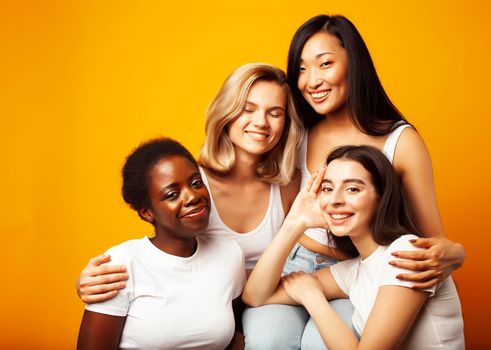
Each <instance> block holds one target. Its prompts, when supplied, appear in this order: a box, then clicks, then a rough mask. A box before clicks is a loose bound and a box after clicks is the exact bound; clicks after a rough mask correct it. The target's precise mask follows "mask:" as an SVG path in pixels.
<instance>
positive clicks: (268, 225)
mask: <svg viewBox="0 0 491 350" xmlns="http://www.w3.org/2000/svg"><path fill="white" fill-rule="evenodd" d="M205 127H206V138H205V142H204V145H203V148H202V150H201V154H200V158H199V162H200V165H201V169H200V170H201V174H202V178H203V181H204V183H205V185H206V186H207V187H208V189H209V191H210V204H211V211H210V219H209V224H208V227H207V228H206V229H205V231H204V232H203V234H205V235H214V236H215V235H216V236H226V237H231V238H232V239H234V240H236V241H237V243H238V244H239V245H240V247H241V248H242V251H243V252H244V256H245V260H246V261H245V264H246V269H247V270H248V271H250V270H251V269H252V268H253V267H254V266H255V264H256V262H257V261H258V259H259V257H260V256H261V254H262V252H263V251H264V250H265V249H266V247H267V246H268V245H269V243H270V242H271V241H272V240H273V238H274V235H275V234H276V233H277V232H278V231H279V229H280V227H281V225H282V223H283V220H284V217H285V213H287V212H288V210H289V207H290V205H291V203H292V202H293V200H294V198H295V196H296V194H297V192H298V190H299V176H298V174H297V176H296V177H295V161H296V159H295V154H296V147H297V145H298V144H299V142H300V140H301V137H302V131H303V129H302V126H301V122H300V119H299V118H298V116H297V113H296V111H295V107H294V105H293V102H292V98H291V95H290V90H289V87H288V85H287V83H286V76H285V73H284V72H283V71H281V70H280V69H278V68H276V67H273V66H270V65H266V64H246V65H244V66H241V67H239V68H238V69H237V70H235V71H234V72H233V73H232V74H231V75H230V76H229V77H228V78H227V80H225V82H224V84H223V86H222V88H221V89H220V91H219V93H218V94H217V96H216V97H215V99H214V100H213V101H212V103H211V104H210V106H209V108H208V110H207V113H206V126H205ZM292 180H293V181H292ZM109 259H110V257H108V256H99V257H96V258H93V259H91V261H90V262H89V264H88V265H87V267H85V269H84V270H83V271H82V273H81V276H80V279H79V284H78V292H79V295H80V297H81V299H82V300H83V301H84V302H86V303H96V302H101V301H104V300H107V299H110V298H112V297H114V296H115V295H116V294H117V293H118V290H119V289H122V288H124V287H125V282H124V281H122V280H124V279H125V278H126V272H125V271H126V268H125V267H124V266H108V265H105V264H103V263H105V262H107V261H109ZM210 283H212V281H210ZM281 307H282V306H281V305H274V306H273V305H272V306H271V310H268V313H275V314H278V315H282V317H283V318H284V322H283V324H282V329H283V331H284V332H282V334H281V339H283V340H284V342H285V343H287V344H292V343H294V342H295V339H290V338H289V337H288V335H289V334H296V332H293V331H292V330H293V329H296V328H298V325H297V323H298V322H297V320H298V317H296V316H297V315H296V314H298V313H301V314H302V315H303V314H306V312H305V311H304V310H302V308H300V307H298V308H297V309H295V308H292V307H287V312H289V313H292V315H289V314H286V315H285V314H284V313H282V312H281V310H278V311H279V312H275V310H276V308H281ZM263 310H264V309H261V310H260V312H261V314H263ZM255 311H256V309H248V310H246V312H245V314H244V318H243V320H244V330H245V333H246V342H248V340H249V339H253V340H254V341H255V342H258V343H259V344H261V343H264V342H268V340H267V339H264V338H267V334H263V335H261V334H257V333H255V334H248V333H247V330H248V326H249V325H250V324H253V323H255V319H256V318H257V317H261V316H257V314H256V313H255ZM290 316H292V317H290ZM306 316H308V314H306ZM289 319H291V320H292V321H293V324H291V325H289V324H288V322H287V321H288V320H289ZM302 327H303V324H302Z"/></svg>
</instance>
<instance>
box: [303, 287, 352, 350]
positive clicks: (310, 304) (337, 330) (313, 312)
mask: <svg viewBox="0 0 491 350" xmlns="http://www.w3.org/2000/svg"><path fill="white" fill-rule="evenodd" d="M306 299H307V301H305V302H304V303H303V305H304V307H305V308H306V309H307V311H308V312H309V314H310V317H312V319H313V320H314V321H315V323H316V325H317V328H318V329H319V332H320V335H321V337H322V340H323V341H324V343H325V344H326V346H327V348H328V349H330V350H339V349H343V350H344V349H356V348H357V347H358V339H357V338H356V336H355V335H354V334H353V332H352V331H351V329H349V328H348V326H347V325H346V324H345V323H344V321H343V320H342V319H341V318H340V317H339V316H338V314H337V313H336V312H335V311H334V309H333V308H332V307H331V306H330V305H329V303H328V302H327V300H326V299H325V297H324V296H323V295H322V294H318V295H316V296H315V297H314V296H311V297H309V298H306Z"/></svg>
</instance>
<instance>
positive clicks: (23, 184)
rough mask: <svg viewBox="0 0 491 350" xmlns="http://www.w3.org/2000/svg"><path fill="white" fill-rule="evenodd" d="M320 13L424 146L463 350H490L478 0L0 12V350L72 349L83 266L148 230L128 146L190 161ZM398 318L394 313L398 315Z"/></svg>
mask: <svg viewBox="0 0 491 350" xmlns="http://www.w3.org/2000/svg"><path fill="white" fill-rule="evenodd" d="M319 13H330V14H336V13H340V14H344V15H346V16H347V17H348V18H350V19H351V20H352V21H353V22H354V23H355V25H356V26H357V27H358V29H359V30H360V32H361V34H362V35H363V37H364V38H365V40H366V42H367V45H368V47H369V49H370V51H371V53H372V56H373V59H374V61H375V64H376V67H377V70H378V72H379V74H380V77H381V79H382V82H383V84H384V86H385V88H386V89H387V92H388V93H389V95H390V96H391V98H392V100H393V102H394V103H395V104H396V105H397V106H398V107H399V108H400V110H401V111H402V112H403V113H404V114H405V115H406V116H407V118H408V119H409V120H410V121H411V122H412V123H414V125H415V126H416V127H417V128H418V130H419V132H420V133H421V134H422V135H423V137H424V139H425V140H426V143H427V145H428V147H429V149H430V152H431V155H432V158H433V164H434V171H435V179H436V189H437V194H438V200H439V204H440V209H441V214H442V217H443V221H444V223H445V227H446V231H447V234H448V236H449V237H451V238H452V239H453V240H456V241H459V242H462V243H463V244H464V246H465V248H466V250H467V254H468V256H467V259H466V262H465V265H464V267H463V268H462V269H460V270H459V271H457V272H456V273H455V276H454V278H455V279H456V281H457V284H458V288H459V293H460V297H461V301H462V305H463V311H464V319H465V331H466V337H467V345H468V348H469V349H480V348H484V347H486V346H487V347H489V346H490V344H491V341H490V340H489V330H490V329H489V327H488V326H487V324H488V323H489V322H488V319H489V315H490V314H491V306H490V305H491V303H490V302H489V298H488V293H489V290H490V287H491V284H490V281H489V277H490V276H489V273H488V270H489V265H488V264H489V263H488V262H489V260H488V259H486V256H487V255H489V254H486V251H487V250H489V245H490V243H491V237H490V236H489V233H490V230H489V229H488V227H489V216H490V214H489V213H490V209H491V208H490V205H489V201H490V197H491V186H490V181H491V176H490V175H491V174H490V170H489V161H490V157H489V153H490V151H491V143H490V141H489V140H490V136H489V133H490V132H491V123H490V119H489V116H490V114H489V112H488V109H489V103H490V97H489V93H490V89H489V82H490V81H491V73H490V68H489V67H490V63H489V57H490V45H489V42H490V39H489V36H490V34H491V30H490V25H489V23H490V20H491V18H490V17H491V16H490V15H489V14H490V13H491V6H490V3H489V2H488V1H484V0H482V1H478V0H467V1H453V0H451V1H404V2H403V1H401V2H394V1H346V0H344V1H313V0H278V1H267V0H234V1H226V0H224V1H220V2H219V1H214V2H210V1H189V0H188V1H175V2H167V1H122V0H111V1H63V0H60V1H25V0H17V1H15V0H11V1H7V0H2V2H1V3H0V116H1V127H0V146H1V159H0V164H1V171H0V193H1V195H2V196H1V198H2V201H1V204H0V212H1V221H0V232H1V241H0V242H1V253H0V256H1V258H0V259H1V261H0V266H1V267H2V269H1V272H0V274H1V275H0V280H1V282H0V283H1V288H0V302H1V305H2V307H1V310H0V319H1V323H0V333H1V335H0V348H4V349H7V348H9V349H14V348H17V349H27V348H39V349H41V348H45V349H62V348H64V349H70V348H73V347H74V346H75V342H76V338H77V331H78V326H79V322H80V318H81V315H82V311H83V305H82V303H81V302H80V301H79V300H78V299H77V297H76V294H75V290H74V284H75V283H74V282H75V278H76V276H77V275H78V273H79V271H80V270H81V269H82V267H83V266H85V264H86V262H87V260H88V258H89V257H91V256H94V255H96V254H99V253H101V252H103V251H104V250H105V249H106V248H108V247H110V246H112V245H115V244H117V243H119V242H121V241H124V240H127V239H130V238H135V237H140V236H142V235H144V234H145V233H150V232H151V227H150V226H149V225H145V224H144V223H142V222H141V221H140V220H139V219H138V217H137V215H136V214H135V213H133V212H131V211H130V210H129V209H128V208H127V207H126V205H125V204H124V203H123V200H122V199H121V196H120V175H119V172H120V167H121V165H122V162H123V160H124V157H125V156H126V155H127V154H128V153H129V152H130V150H131V149H132V148H133V147H134V146H136V145H137V144H138V143H139V142H140V141H143V140H145V139H148V138H151V137H155V136H157V135H168V136H171V137H174V138H176V139H178V140H180V141H182V142H183V143H184V144H185V145H186V146H188V147H189V148H190V149H191V150H192V152H193V153H194V154H197V152H198V150H199V147H200V145H201V142H202V140H203V112H204V110H205V108H206V106H207V104H208V103H209V101H210V100H211V98H212V97H213V96H214V94H215V93H216V92H217V91H218V89H219V87H220V85H221V82H222V81H223V80H224V79H225V77H226V76H227V75H228V74H229V73H230V72H231V71H232V70H233V69H234V68H235V67H237V66H239V65H241V64H243V63H247V62H255V61H262V62H268V63H272V64H275V65H278V66H280V67H282V68H285V65H286V54H287V49H288V45H289V42H290V39H291V37H292V35H293V33H294V31H295V30H296V28H297V27H298V26H299V25H300V24H302V23H303V22H304V21H306V20H307V19H308V18H310V17H312V16H313V15H316V14H319ZM395 312H396V310H395Z"/></svg>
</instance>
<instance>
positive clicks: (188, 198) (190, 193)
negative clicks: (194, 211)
mask: <svg viewBox="0 0 491 350" xmlns="http://www.w3.org/2000/svg"><path fill="white" fill-rule="evenodd" d="M182 198H183V204H184V206H190V205H194V204H196V203H199V202H200V200H201V195H200V194H199V193H198V192H197V191H196V190H195V189H193V188H191V187H188V188H186V189H183V190H182Z"/></svg>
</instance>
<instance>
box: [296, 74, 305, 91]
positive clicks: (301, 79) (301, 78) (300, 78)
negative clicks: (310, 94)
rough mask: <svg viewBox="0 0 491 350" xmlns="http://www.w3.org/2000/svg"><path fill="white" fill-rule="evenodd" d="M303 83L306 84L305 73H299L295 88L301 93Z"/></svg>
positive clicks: (303, 86)
mask: <svg viewBox="0 0 491 350" xmlns="http://www.w3.org/2000/svg"><path fill="white" fill-rule="evenodd" d="M305 85H306V78H305V74H300V75H299V76H298V80H297V88H298V90H300V91H301V92H302V93H303V92H304V91H303V90H304V88H305Z"/></svg>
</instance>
